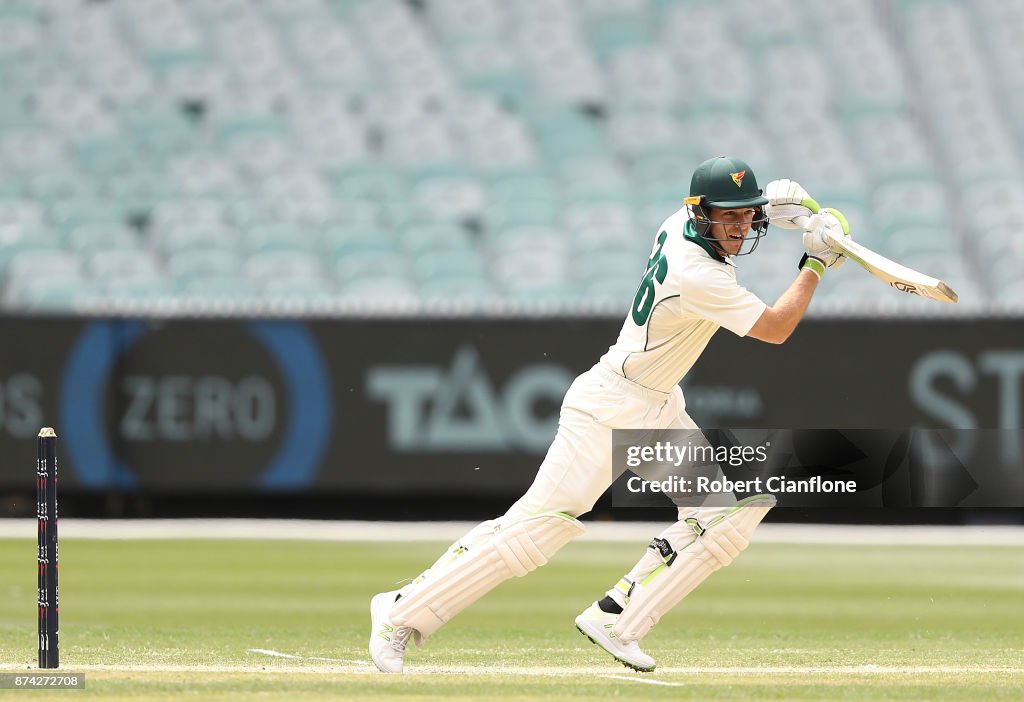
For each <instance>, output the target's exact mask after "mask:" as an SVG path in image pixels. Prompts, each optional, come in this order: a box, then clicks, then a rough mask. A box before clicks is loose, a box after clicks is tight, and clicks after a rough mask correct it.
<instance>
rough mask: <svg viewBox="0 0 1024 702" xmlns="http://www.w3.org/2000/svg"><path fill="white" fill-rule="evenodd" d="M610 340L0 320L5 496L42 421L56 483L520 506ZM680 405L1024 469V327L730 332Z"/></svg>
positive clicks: (449, 326)
mask: <svg viewBox="0 0 1024 702" xmlns="http://www.w3.org/2000/svg"><path fill="white" fill-rule="evenodd" d="M620 323H621V322H620V321H619V320H595V319H556V318H546V319H489V320H468V319H467V320H440V319H415V320H400V319H388V320H238V319H224V320H125V319H93V320H88V319H78V318H76V319H29V318H5V319H0V329H2V330H3V338H5V339H6V340H7V343H5V344H4V345H3V346H2V347H0V450H2V451H3V456H4V457H5V458H4V461H3V462H2V464H0V486H7V487H11V486H15V485H22V484H23V483H24V481H25V479H26V475H30V474H31V471H30V470H29V469H28V468H26V466H31V464H32V462H33V455H32V450H33V447H34V437H35V434H36V432H38V430H39V427H41V426H54V427H55V428H56V430H57V434H58V437H59V441H60V458H61V480H62V488H69V489H77V490H106V491H109V490H124V491H132V492H137V491H153V492H158V491H161V490H171V491H175V492H188V491H203V490H224V489H232V490H243V491H249V492H257V493H258V492H282V491H284V492H299V493H301V492H302V491H306V490H316V491H318V492H320V493H331V492H336V493H345V494H361V493H366V494H370V493H411V494H414V493H416V492H418V491H424V490H426V491H430V492H434V493H437V492H444V493H447V494H452V495H458V494H467V495H468V494H482V493H488V494H494V495H505V494H508V495H514V494H515V493H517V492H519V491H520V490H522V489H523V488H524V487H525V486H526V485H528V484H529V482H530V480H531V479H532V477H533V474H534V472H535V470H536V467H537V465H539V462H540V461H541V459H542V458H543V455H544V451H545V450H546V448H547V446H548V444H549V443H550V440H551V438H552V437H553V435H554V429H555V425H556V422H557V415H558V406H559V403H560V401H561V398H562V395H563V394H564V392H565V390H566V389H567V387H568V385H569V384H570V383H571V381H572V379H573V378H574V377H575V376H576V375H577V374H579V373H580V372H582V371H584V370H586V369H587V368H589V367H590V366H591V365H592V364H593V363H595V362H596V361H597V359H598V358H599V357H600V356H601V354H602V353H603V352H604V351H605V349H607V347H608V346H609V345H610V344H611V343H612V342H613V341H614V340H615V337H616V335H617V332H618V328H619V325H620ZM684 392H685V394H686V398H687V407H688V411H689V412H690V414H691V415H692V416H693V417H694V418H695V419H697V421H698V422H699V423H700V424H701V426H704V427H709V428H737V429H742V428H768V429H772V428H775V429H849V430H864V429H885V430H888V431H892V430H899V429H904V428H907V429H910V428H915V427H926V428H937V429H946V428H954V429H965V430H970V429H990V430H1002V431H999V432H987V433H985V436H986V437H987V438H986V440H985V442H984V443H983V445H979V446H978V447H974V448H973V449H972V451H973V453H972V455H974V454H977V455H978V456H980V457H982V458H984V459H985V460H995V461H999V462H1000V463H1001V464H1005V465H1006V466H1009V467H1010V468H1011V469H1012V468H1014V467H1016V468H1018V469H1019V467H1020V465H1021V455H1020V453H1021V443H1020V436H1021V435H1020V430H1021V427H1022V400H1024V397H1022V395H1024V325H1022V324H1021V322H1019V321H1007V320H988V321H973V320H950V319H944V320H934V321H930V320H914V321H907V320H891V321H884V322H879V321H873V320H834V321H817V320H808V321H805V322H804V323H803V324H802V325H801V326H800V328H799V329H798V330H797V332H796V333H795V335H794V336H793V338H791V339H790V340H789V341H788V342H787V343H785V344H783V345H780V346H772V345H768V344H763V343H760V342H757V341H753V340H750V339H739V338H736V337H734V336H733V335H731V334H729V333H728V332H726V331H721V332H719V334H718V335H716V337H715V338H714V340H713V341H712V343H711V345H710V346H709V347H708V349H707V351H706V352H705V354H704V356H703V357H702V358H701V360H700V361H699V362H698V364H697V365H696V367H695V368H694V369H693V371H692V373H691V374H690V376H689V377H688V378H687V379H686V381H685V382H684ZM992 437H995V438H992ZM968 448H970V447H968Z"/></svg>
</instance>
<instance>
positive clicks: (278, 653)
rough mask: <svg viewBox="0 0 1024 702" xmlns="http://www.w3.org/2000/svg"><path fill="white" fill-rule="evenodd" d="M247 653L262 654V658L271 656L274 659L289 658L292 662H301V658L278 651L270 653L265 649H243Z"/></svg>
mask: <svg viewBox="0 0 1024 702" xmlns="http://www.w3.org/2000/svg"><path fill="white" fill-rule="evenodd" d="M245 650H246V651H248V652H249V653H262V654H263V655H264V656H272V657H274V658H291V659H293V660H297V661H301V660H302V656H293V655H292V654H290V653H281V652H280V651H271V650H270V649H266V648H247V649H245Z"/></svg>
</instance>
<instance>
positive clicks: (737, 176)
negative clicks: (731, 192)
mask: <svg viewBox="0 0 1024 702" xmlns="http://www.w3.org/2000/svg"><path fill="white" fill-rule="evenodd" d="M746 174H747V172H746V171H737V172H736V173H730V174H729V177H730V178H732V182H733V183H736V187H737V188H742V187H743V176H745V175H746Z"/></svg>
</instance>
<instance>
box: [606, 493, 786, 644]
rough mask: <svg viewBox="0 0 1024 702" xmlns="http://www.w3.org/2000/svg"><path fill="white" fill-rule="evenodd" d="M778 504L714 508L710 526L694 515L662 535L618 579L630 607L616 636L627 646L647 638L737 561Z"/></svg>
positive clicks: (766, 499) (759, 500) (756, 500)
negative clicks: (716, 574)
mask: <svg viewBox="0 0 1024 702" xmlns="http://www.w3.org/2000/svg"><path fill="white" fill-rule="evenodd" d="M774 506H775V497H774V496H772V495H755V496H754V497H748V498H747V499H745V500H741V501H740V502H738V503H737V504H736V505H735V506H733V507H729V508H728V509H727V510H725V511H722V510H715V511H714V512H712V514H714V515H715V516H712V517H711V518H710V519H709V520H708V521H706V522H704V521H702V520H701V519H700V518H699V517H690V518H687V519H683V520H681V521H678V522H676V523H675V524H673V525H672V526H671V527H669V528H668V529H666V530H665V531H664V532H662V534H661V536H660V537H659V538H656V539H655V540H654V541H652V542H651V545H650V547H649V548H648V551H647V553H646V554H645V555H644V557H643V558H642V559H641V560H640V562H639V563H638V564H637V566H636V568H634V569H633V570H632V571H631V572H630V574H629V575H628V576H627V577H626V578H624V579H623V581H620V585H624V587H625V592H624V593H623V594H625V595H626V598H625V602H626V605H625V607H624V608H623V610H622V614H621V615H620V616H619V619H618V621H617V622H616V624H615V627H614V628H613V629H612V633H613V634H614V635H615V636H617V637H619V638H620V639H622V640H623V641H627V642H628V641H639V640H640V639H642V638H643V637H644V636H646V635H647V632H649V631H650V630H651V628H653V627H654V625H655V624H657V623H658V620H660V619H661V617H662V615H663V614H665V612H667V611H669V610H670V609H672V608H673V607H674V606H675V605H676V604H678V603H679V601H680V600H682V599H683V598H684V597H686V596H687V595H688V594H690V593H691V592H692V591H693V590H694V588H696V587H697V586H698V585H700V584H701V583H702V582H703V581H704V580H705V579H706V578H707V577H708V576H709V575H711V574H712V573H714V572H715V571H716V570H718V569H719V568H723V567H724V566H727V565H729V564H730V563H732V562H733V560H734V559H735V558H736V556H738V555H739V554H740V552H741V551H742V550H743V549H745V548H746V547H747V545H748V544H749V543H750V537H751V535H753V533H754V529H756V528H757V525H758V524H760V523H761V520H762V519H764V516H765V515H766V514H768V510H770V509H771V508H772V507H774ZM616 588H617V589H620V591H621V590H622V589H623V588H620V587H619V586H616Z"/></svg>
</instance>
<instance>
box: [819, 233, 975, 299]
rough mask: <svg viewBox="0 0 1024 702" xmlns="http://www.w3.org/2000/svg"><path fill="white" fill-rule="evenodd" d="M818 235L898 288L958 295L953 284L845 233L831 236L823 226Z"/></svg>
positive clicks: (948, 296) (914, 292) (920, 293)
mask: <svg viewBox="0 0 1024 702" xmlns="http://www.w3.org/2000/svg"><path fill="white" fill-rule="evenodd" d="M822 236H823V237H824V239H825V240H826V241H827V242H828V243H829V246H831V247H832V248H833V249H835V250H837V251H841V252H842V253H843V254H844V255H845V256H846V257H847V258H849V259H850V260H851V261H855V262H856V263H858V264H859V265H860V266H861V267H862V268H864V269H865V270H866V271H868V272H869V273H871V274H872V275H874V276H875V277H876V278H878V279H880V280H883V281H885V282H886V283H888V284H889V285H890V286H892V287H894V288H896V289H897V290H899V291H900V292H905V293H909V294H911V295H918V296H920V297H927V298H928V299H930V300H938V301H939V302H956V301H957V300H959V299H960V296H959V295H957V293H956V291H955V290H953V288H951V287H949V285H947V284H946V283H944V282H943V281H941V280H939V279H938V278H933V277H932V276H930V275H925V274H924V273H921V272H919V271H915V270H914V269H913V268H907V267H906V266H904V265H902V264H900V263H896V262H895V261H893V260H891V259H888V258H886V257H885V256H883V255H881V254H879V253H876V252H874V251H872V250H871V249H869V248H868V247H866V246H864V245H862V244H858V243H857V242H856V241H853V240H852V239H849V238H848V237H845V236H843V237H837V236H833V235H832V233H831V232H829V231H827V230H826V231H824V232H822Z"/></svg>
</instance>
